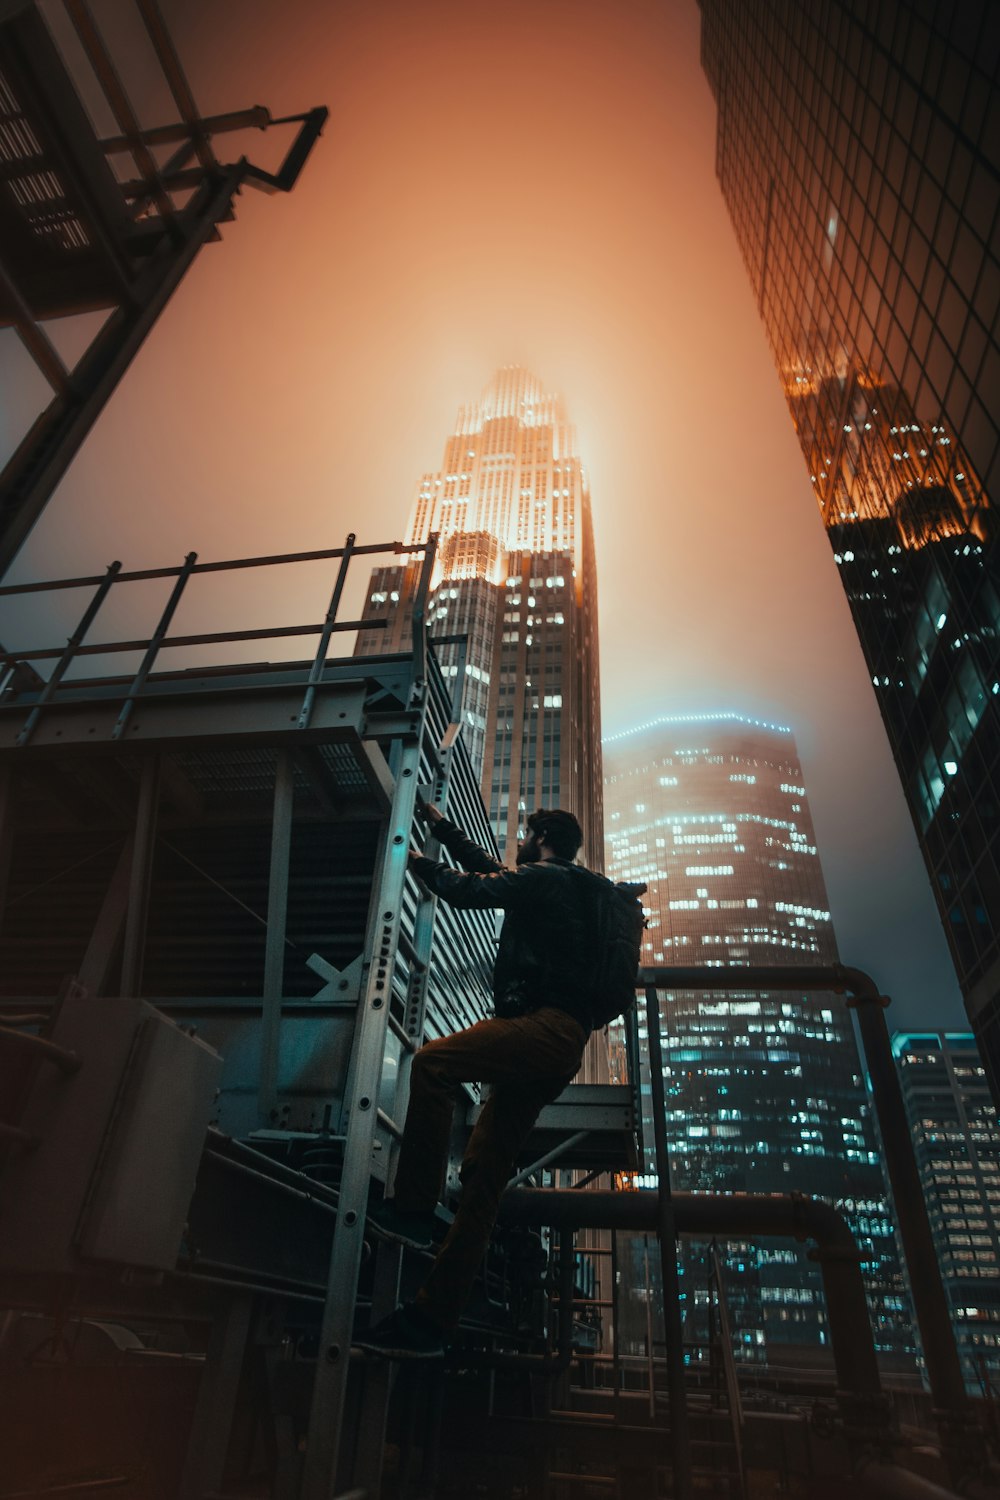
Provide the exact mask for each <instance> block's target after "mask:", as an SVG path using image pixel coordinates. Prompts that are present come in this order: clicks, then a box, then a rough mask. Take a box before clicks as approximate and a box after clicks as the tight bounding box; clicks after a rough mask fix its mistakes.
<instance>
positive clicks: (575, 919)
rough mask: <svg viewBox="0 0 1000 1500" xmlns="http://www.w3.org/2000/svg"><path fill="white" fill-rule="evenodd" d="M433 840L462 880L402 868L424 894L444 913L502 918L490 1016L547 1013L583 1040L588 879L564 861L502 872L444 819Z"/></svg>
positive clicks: (444, 869)
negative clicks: (465, 911) (563, 1015)
mask: <svg viewBox="0 0 1000 1500" xmlns="http://www.w3.org/2000/svg"><path fill="white" fill-rule="evenodd" d="M433 832H434V834H435V836H436V837H437V838H438V839H440V841H441V843H442V844H443V845H444V847H445V848H446V849H447V850H448V852H449V853H450V854H452V855H453V856H454V857H455V859H456V860H457V861H458V863H459V864H460V865H462V866H463V869H464V870H466V871H468V872H469V873H467V874H463V873H462V871H460V870H452V869H450V868H449V867H448V866H447V865H443V864H439V863H438V862H437V860H433V859H425V858H420V859H414V860H413V861H412V862H411V865H410V868H411V869H412V870H413V871H414V873H415V874H417V875H419V876H420V879H421V880H422V881H423V882H424V884H425V885H426V886H427V887H428V889H429V890H432V891H434V893H435V894H436V895H438V896H440V897H441V899H442V900H443V901H447V902H448V904H449V905H450V906H459V907H465V908H476V909H480V910H481V909H482V908H484V907H486V908H489V907H493V908H499V909H501V910H503V911H505V912H506V913H507V915H506V917H505V919H504V924H503V927H502V928H501V930H500V942H499V947H498V949H497V958H496V965H495V967H494V970H493V1002H494V1006H495V1008H496V1013H497V1015H498V1016H518V1015H524V1014H527V1013H528V1012H530V1011H533V1010H538V1009H539V1008H540V1007H541V1006H543V1005H552V1006H555V1008H556V1009H557V1010H564V1011H567V1012H568V1013H569V1014H570V1015H571V1016H573V1017H574V1019H575V1020H577V1021H579V1022H580V1025H581V1026H582V1027H583V1029H584V1031H586V1032H589V1031H590V1030H591V1027H592V1021H591V1012H590V1005H589V1003H588V1000H589V995H590V990H591V987H592V983H593V970H594V959H593V953H592V951H591V950H592V946H593V944H592V941H591V940H590V935H589V933H588V920H587V900H586V891H585V886H586V885H587V884H588V883H589V879H591V878H593V877H590V875H589V872H588V871H586V870H583V869H582V868H581V867H580V866H579V865H574V864H572V863H571V861H570V860H568V859H547V860H542V861H540V862H539V863H538V864H524V865H518V866H517V868H516V869H514V870H509V869H507V867H506V866H505V865H502V864H500V862H499V860H497V859H494V857H493V856H492V855H491V854H488V853H487V852H486V850H485V849H481V848H480V847H479V845H478V844H474V843H473V842H472V840H471V839H470V838H468V837H467V836H466V835H465V834H464V833H463V832H462V830H461V829H460V828H459V827H458V826H457V825H456V824H455V823H451V822H449V821H448V819H447V818H442V819H441V821H440V822H438V823H435V824H434V827H433Z"/></svg>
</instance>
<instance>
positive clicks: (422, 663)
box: [413, 531, 438, 688]
mask: <svg viewBox="0 0 1000 1500" xmlns="http://www.w3.org/2000/svg"><path fill="white" fill-rule="evenodd" d="M437 544H438V536H437V532H436V531H432V532H431V534H430V536H429V537H428V538H427V542H426V544H425V546H424V560H423V564H422V566H421V568H420V577H419V578H418V579H417V588H416V593H415V594H414V596H413V668H414V672H413V681H414V684H415V685H416V684H419V686H420V687H421V688H422V687H423V685H424V681H425V679H426V677H427V596H428V594H429V593H430V590H431V577H432V575H433V573H434V560H435V558H436V557H437Z"/></svg>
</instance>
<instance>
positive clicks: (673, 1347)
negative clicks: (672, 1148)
mask: <svg viewBox="0 0 1000 1500" xmlns="http://www.w3.org/2000/svg"><path fill="white" fill-rule="evenodd" d="M646 1034H647V1036H648V1038H649V1075H650V1084H651V1092H652V1105H653V1140H654V1143H655V1156H656V1178H657V1183H658V1192H657V1194H656V1207H657V1215H656V1234H657V1238H658V1239H659V1242H660V1276H661V1278H662V1283H661V1284H662V1286H663V1321H664V1325H665V1327H664V1333H665V1336H666V1351H667V1393H668V1399H669V1407H670V1452H671V1458H672V1462H673V1471H674V1493H675V1495H676V1496H677V1500H690V1496H691V1486H692V1475H691V1440H690V1434H689V1431H688V1411H687V1397H686V1395H685V1392H684V1334H683V1330H682V1329H681V1289H680V1278H679V1277H678V1275H677V1228H676V1225H675V1223H674V1210H673V1202H672V1199H671V1192H670V1156H669V1153H668V1150H667V1114H666V1108H667V1107H666V1102H665V1100H664V1096H663V1044H662V1039H661V1036H660V1002H659V997H658V996H657V993H656V990H655V988H654V987H653V986H652V985H650V986H648V987H647V990H646Z"/></svg>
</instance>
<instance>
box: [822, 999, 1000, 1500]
mask: <svg viewBox="0 0 1000 1500" xmlns="http://www.w3.org/2000/svg"><path fill="white" fill-rule="evenodd" d="M859 989H860V986H859ZM848 1003H849V1004H850V1005H851V1006H852V1008H853V1009H854V1010H856V1011H857V1016H858V1027H859V1030H860V1032H861V1042H862V1046H863V1047H864V1053H865V1064H866V1066H867V1068H868V1074H869V1077H870V1078H871V1084H872V1093H873V1095H874V1097H875V1109H876V1113H877V1114H878V1123H879V1131H880V1133H881V1136H882V1149H883V1151H884V1153H885V1165H886V1170H887V1172H888V1174H889V1183H890V1186H891V1188H892V1197H893V1202H894V1204H895V1209H896V1222H897V1224H898V1226H899V1237H900V1239H901V1241H902V1244H903V1254H904V1256H905V1258H906V1269H907V1271H908V1273H909V1279H910V1290H911V1292H912V1295H913V1305H914V1310H915V1312H916V1315H917V1325H918V1327H919V1329H920V1342H921V1344H922V1345H923V1351H924V1359H925V1360H926V1362H927V1377H928V1380H929V1381H930V1387H931V1395H932V1396H933V1398H934V1405H935V1407H936V1408H937V1411H938V1414H939V1415H938V1420H939V1422H940V1425H941V1427H942V1437H943V1440H944V1442H945V1446H946V1449H947V1450H948V1452H949V1463H950V1465H951V1467H952V1472H953V1477H954V1474H955V1472H956V1470H957V1471H959V1472H961V1471H964V1470H965V1469H967V1468H968V1467H969V1466H970V1462H971V1463H972V1464H974V1463H975V1455H974V1453H973V1452H972V1448H973V1447H974V1446H975V1445H974V1443H971V1444H970V1433H971V1432H972V1431H973V1430H976V1431H978V1429H977V1427H976V1423H975V1420H974V1417H973V1414H972V1410H971V1407H970V1405H969V1400H968V1397H967V1396H966V1392H965V1381H964V1380H963V1378H962V1366H961V1363H960V1361H959V1357H958V1348H957V1346H956V1344H955V1334H954V1331H953V1330H952V1326H951V1316H950V1314H949V1311H948V1302H947V1299H946V1297H945V1292H944V1286H943V1284H942V1281H941V1271H940V1267H939V1265H938V1258H937V1252H936V1250H935V1248H934V1238H933V1235H932V1234H931V1226H930V1220H929V1219H928V1217H927V1204H926V1202H925V1201H924V1192H923V1187H922V1185H921V1182H920V1173H919V1171H918V1169H917V1159H916V1156H915V1155H914V1151H913V1137H912V1136H911V1134H910V1124H909V1121H908V1119H907V1117H906V1106H905V1105H904V1103H903V1092H902V1089H901V1088H900V1084H899V1075H898V1073H897V1072H896V1063H895V1059H894V1058H893V1055H892V1044H891V1042H890V1040H889V1029H888V1027H887V1026H886V1024H885V1006H886V1005H887V1004H888V1001H887V1000H886V999H885V998H884V997H883V996H881V995H878V994H877V993H875V991H874V986H873V987H872V992H871V993H866V992H864V991H862V992H860V993H856V994H855V995H854V997H853V998H852V999H851V1000H850V1001H849V1002H848ZM956 1428H957V1429H958V1431H955V1430H954V1429H956ZM980 1447H981V1442H980Z"/></svg>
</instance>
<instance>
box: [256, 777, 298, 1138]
mask: <svg viewBox="0 0 1000 1500" xmlns="http://www.w3.org/2000/svg"><path fill="white" fill-rule="evenodd" d="M294 803H295V762H294V760H293V759H292V754H291V751H289V750H279V751H278V752H277V755H276V757H275V766H274V807H273V812H272V817H271V864H270V869H269V871H268V886H267V942H266V946H265V948H264V986H263V997H262V1000H261V1015H260V1082H259V1084H258V1090H257V1108H258V1112H259V1115H260V1120H261V1124H262V1125H264V1126H266V1125H268V1124H270V1123H271V1116H272V1111H273V1110H274V1109H275V1106H276V1105H277V1102H278V1069H279V1064H280V1061H281V998H282V992H283V990H284V984H285V936H286V929H287V925H288V871H289V865H290V860H291V848H292V813H293V810H294Z"/></svg>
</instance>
